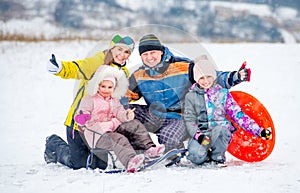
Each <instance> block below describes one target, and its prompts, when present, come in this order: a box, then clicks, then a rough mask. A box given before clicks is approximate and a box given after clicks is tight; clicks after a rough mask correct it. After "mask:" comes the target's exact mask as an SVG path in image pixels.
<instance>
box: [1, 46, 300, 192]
mask: <svg viewBox="0 0 300 193" xmlns="http://www.w3.org/2000/svg"><path fill="white" fill-rule="evenodd" d="M96 45H97V42H94V41H60V42H6V41H2V42H0V68H1V70H0V80H1V95H0V101H1V105H0V111H1V120H2V121H1V122H0V128H1V131H2V132H1V135H0V154H1V160H0V192H13V193H18V192H25V193H32V192H43V193H50V192H59V193H60V192H72V193H79V192H80V193H81V192H90V193H92V192H97V193H98V192H166V193H169V192H170V193H171V192H172V193H184V192H189V193H191V192H241V191H242V192H244V193H248V192H249V193H250V192H251V193H252V192H256V193H282V192H291V193H294V192H300V175H299V174H300V166H299V163H298V162H299V158H300V155H299V137H300V130H299V124H298V121H297V120H298V118H299V109H300V95H299V91H298V90H296V89H297V88H299V86H297V84H298V83H299V81H300V77H299V75H298V74H299V72H300V55H299V50H300V45H299V44H264V43H262V44H259V43H258V44H246V43H239V44H204V45H203V46H204V48H205V49H206V50H207V52H208V53H210V55H211V57H212V58H213V59H214V60H215V62H216V63H217V64H218V68H219V69H222V70H236V69H238V68H239V67H240V65H241V64H242V62H243V61H245V60H246V61H247V63H248V66H249V67H251V69H252V77H251V82H249V83H243V84H241V85H239V86H236V87H235V88H234V89H233V90H243V91H246V92H249V93H251V94H253V95H254V96H255V97H256V98H258V99H259V100H260V101H261V102H262V103H263V104H264V105H265V107H266V108H267V109H268V110H269V113H270V114H271V116H272V118H273V121H274V124H275V127H276V145H275V149H274V151H273V153H272V154H271V155H270V157H268V158H267V159H266V160H264V161H262V162H259V163H245V162H242V161H240V160H237V159H236V158H234V157H232V156H231V155H230V154H228V155H227V161H228V164H229V166H228V167H226V168H222V169H216V168H193V169H191V168H179V167H173V168H164V167H163V166H161V165H160V166H157V167H155V168H153V169H149V170H145V171H142V172H139V173H135V174H127V173H122V174H102V173H100V172H99V171H98V170H95V171H92V170H88V171H87V170H85V169H80V170H72V169H69V168H67V167H64V166H62V165H60V164H48V165H47V164H46V163H45V162H44V159H43V151H44V145H45V138H46V137H47V136H48V135H50V134H52V133H56V134H58V135H60V136H61V137H63V138H64V139H66V136H65V127H64V126H63V122H64V120H65V117H66V115H67V111H68V109H69V106H70V105H71V101H72V97H73V92H74V81H73V80H62V79H60V78H59V77H56V76H53V75H51V74H49V73H48V72H47V71H46V63H47V61H48V59H49V58H50V56H51V53H55V54H56V56H57V58H59V59H68V60H73V59H74V60H75V59H80V58H84V57H85V56H86V55H87V54H88V52H89V51H90V50H91V49H92V48H93V47H95V46H96ZM170 46H171V47H174V48H175V47H176V48H177V49H180V50H179V51H180V52H182V53H188V54H187V55H188V56H190V57H195V56H197V55H198V54H199V49H196V48H199V47H200V46H199V44H197V45H196V44H178V45H170ZM133 57H134V56H133ZM135 57H136V56H135ZM131 61H132V60H131Z"/></svg>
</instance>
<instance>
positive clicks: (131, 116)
mask: <svg viewBox="0 0 300 193" xmlns="http://www.w3.org/2000/svg"><path fill="white" fill-rule="evenodd" d="M134 110H135V108H133V109H127V119H128V120H133V119H134Z"/></svg>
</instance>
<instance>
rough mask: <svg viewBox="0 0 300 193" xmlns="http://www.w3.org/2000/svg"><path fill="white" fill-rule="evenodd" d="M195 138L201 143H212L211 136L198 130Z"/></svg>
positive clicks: (205, 144) (204, 144)
mask: <svg viewBox="0 0 300 193" xmlns="http://www.w3.org/2000/svg"><path fill="white" fill-rule="evenodd" d="M194 139H195V140H197V141H198V143H199V144H200V145H203V146H207V145H208V144H209V143H210V138H209V136H207V135H205V134H203V133H201V132H200V131H197V133H196V134H195V136H194Z"/></svg>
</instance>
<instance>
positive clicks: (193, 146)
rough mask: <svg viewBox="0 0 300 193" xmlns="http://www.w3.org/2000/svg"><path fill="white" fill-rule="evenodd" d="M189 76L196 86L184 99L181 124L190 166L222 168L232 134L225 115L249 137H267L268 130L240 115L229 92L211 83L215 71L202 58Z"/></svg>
mask: <svg viewBox="0 0 300 193" xmlns="http://www.w3.org/2000/svg"><path fill="white" fill-rule="evenodd" d="M193 73H194V80H195V81H196V83H195V84H194V85H193V86H192V88H191V90H190V91H189V92H188V93H187V94H186V96H185V108H184V109H185V110H184V121H185V124H186V127H187V131H188V133H189V135H190V137H191V139H190V141H189V144H188V150H189V155H188V156H187V158H188V159H189V160H190V161H191V162H192V163H194V164H198V165H200V164H203V163H204V162H210V161H212V162H214V163H216V164H220V165H222V164H225V161H226V158H225V152H226V150H227V147H228V144H229V143H230V139H231V134H232V133H233V132H234V131H235V128H234V127H233V126H232V124H231V123H230V121H228V120H227V119H226V117H225V115H226V114H227V115H228V116H230V118H231V119H233V120H234V121H235V122H236V123H239V125H240V126H241V127H242V128H243V129H245V130H247V131H249V132H250V133H252V134H253V135H256V136H258V137H264V138H265V139H269V138H270V137H271V131H270V129H269V128H268V129H266V130H265V129H264V128H261V127H260V126H258V124H257V123H255V121H254V120H252V119H251V118H250V117H249V116H247V115H246V114H244V113H243V112H242V110H241V108H240V107H239V106H238V104H237V103H236V102H235V101H234V99H233V98H232V96H231V94H230V92H229V90H228V89H225V88H222V87H221V86H220V85H218V84H216V83H215V80H216V78H217V76H216V69H215V68H214V66H213V64H212V63H211V62H210V61H209V60H208V58H207V56H206V55H202V56H201V57H199V58H197V59H196V60H195V66H194V68H193Z"/></svg>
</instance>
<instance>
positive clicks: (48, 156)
mask: <svg viewBox="0 0 300 193" xmlns="http://www.w3.org/2000/svg"><path fill="white" fill-rule="evenodd" d="M56 137H58V136H57V135H51V136H49V137H47V138H46V145H45V146H46V148H45V152H44V159H45V161H46V163H47V164H49V163H57V155H56V152H55V150H53V148H51V143H52V141H53V138H56Z"/></svg>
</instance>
